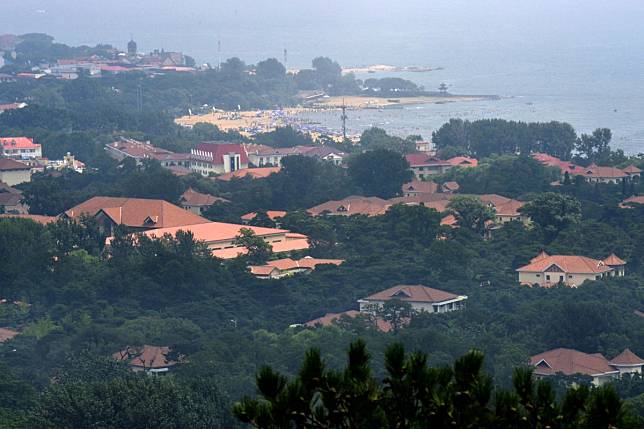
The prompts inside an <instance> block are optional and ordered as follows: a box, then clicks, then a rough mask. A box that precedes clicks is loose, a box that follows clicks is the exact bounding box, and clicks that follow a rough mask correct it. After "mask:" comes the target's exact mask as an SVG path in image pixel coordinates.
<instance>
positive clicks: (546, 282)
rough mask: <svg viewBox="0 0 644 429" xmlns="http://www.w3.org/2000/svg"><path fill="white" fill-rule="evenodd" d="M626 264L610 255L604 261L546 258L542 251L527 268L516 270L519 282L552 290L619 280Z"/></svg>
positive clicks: (560, 257) (562, 256) (558, 257)
mask: <svg viewBox="0 0 644 429" xmlns="http://www.w3.org/2000/svg"><path fill="white" fill-rule="evenodd" d="M625 266H626V262H625V261H623V260H622V259H620V258H618V257H617V256H616V255H615V254H611V255H610V256H608V257H607V258H606V259H603V260H599V259H592V258H588V257H586V256H576V255H552V256H551V255H548V254H547V253H546V252H541V253H540V254H539V255H537V256H536V257H534V258H532V259H531V260H530V263H529V264H528V265H525V266H523V267H520V268H518V269H517V270H516V271H517V272H518V273H519V283H521V284H524V285H534V284H537V285H539V286H541V287H552V286H554V285H556V284H559V283H561V284H564V285H566V286H570V287H577V286H579V285H581V284H582V283H583V282H585V281H586V280H598V279H601V278H603V277H622V276H624V274H625Z"/></svg>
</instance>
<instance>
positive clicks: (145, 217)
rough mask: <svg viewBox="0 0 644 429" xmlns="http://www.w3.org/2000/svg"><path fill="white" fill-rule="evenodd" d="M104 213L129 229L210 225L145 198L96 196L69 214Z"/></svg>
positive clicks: (184, 211)
mask: <svg viewBox="0 0 644 429" xmlns="http://www.w3.org/2000/svg"><path fill="white" fill-rule="evenodd" d="M100 211H102V212H103V213H105V214H106V215H107V216H108V217H110V218H111V219H112V220H113V221H114V222H115V223H116V224H119V225H125V226H129V227H139V228H141V227H146V228H171V227H179V226H186V225H195V224H200V223H206V222H208V219H205V218H202V217H201V216H197V215H196V214H194V213H191V212H189V211H187V210H184V209H182V208H181V207H177V206H175V205H174V204H170V203H168V202H167V201H163V200H150V199H142V198H115V197H94V198H90V199H89V200H87V201H85V202H84V203H81V204H79V205H77V206H75V207H72V208H71V209H69V210H67V211H66V212H65V214H66V215H67V216H68V217H70V218H78V217H80V216H81V215H82V214H83V213H85V214H87V215H89V216H96V215H97V214H98V213H99V212H100ZM150 221H151V222H150Z"/></svg>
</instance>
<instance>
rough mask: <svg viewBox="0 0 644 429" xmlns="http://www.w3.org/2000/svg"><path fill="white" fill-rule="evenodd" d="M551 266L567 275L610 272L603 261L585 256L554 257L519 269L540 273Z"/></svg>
mask: <svg viewBox="0 0 644 429" xmlns="http://www.w3.org/2000/svg"><path fill="white" fill-rule="evenodd" d="M551 265H556V266H558V267H559V268H561V269H562V270H563V271H564V272H566V273H593V274H595V273H604V272H606V271H610V270H611V268H610V267H608V266H607V265H606V264H605V263H604V262H603V261H600V260H598V259H592V258H587V257H585V256H574V255H552V256H548V257H546V258H541V259H538V260H536V261H535V262H531V263H530V264H528V265H525V266H523V267H520V268H518V269H517V271H519V272H535V273H540V272H543V271H545V270H546V269H548V268H549V267H550V266H551Z"/></svg>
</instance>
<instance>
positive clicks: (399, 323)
mask: <svg viewBox="0 0 644 429" xmlns="http://www.w3.org/2000/svg"><path fill="white" fill-rule="evenodd" d="M413 314H414V311H413V309H412V308H411V304H410V303H408V302H406V301H401V300H399V299H392V300H389V301H387V302H385V304H384V305H383V306H379V307H378V311H377V312H376V315H377V316H378V317H380V318H381V319H382V320H384V321H386V322H388V323H389V324H390V325H391V329H392V330H393V331H394V332H398V331H399V330H400V329H401V328H402V327H404V326H405V324H406V323H409V320H410V319H411V317H412V315H413Z"/></svg>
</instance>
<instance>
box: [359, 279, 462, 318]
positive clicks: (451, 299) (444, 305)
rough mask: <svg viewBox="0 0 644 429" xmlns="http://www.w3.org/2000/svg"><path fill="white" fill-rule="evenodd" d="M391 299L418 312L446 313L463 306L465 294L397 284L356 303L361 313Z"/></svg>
mask: <svg viewBox="0 0 644 429" xmlns="http://www.w3.org/2000/svg"><path fill="white" fill-rule="evenodd" d="M392 300H399V301H401V302H408V303H409V304H410V305H411V308H412V310H413V311H416V312H419V313H420V312H425V313H448V312H451V311H457V310H462V309H463V308H465V301H466V300H467V296H465V295H455V294H453V293H450V292H445V291H442V290H438V289H433V288H430V287H427V286H423V285H398V286H394V287H392V288H389V289H386V290H383V291H381V292H378V293H376V294H373V295H370V296H368V297H366V298H363V299H361V300H358V304H360V312H361V313H373V312H374V309H375V308H379V307H382V306H384V305H385V303H386V302H388V301H392Z"/></svg>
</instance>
